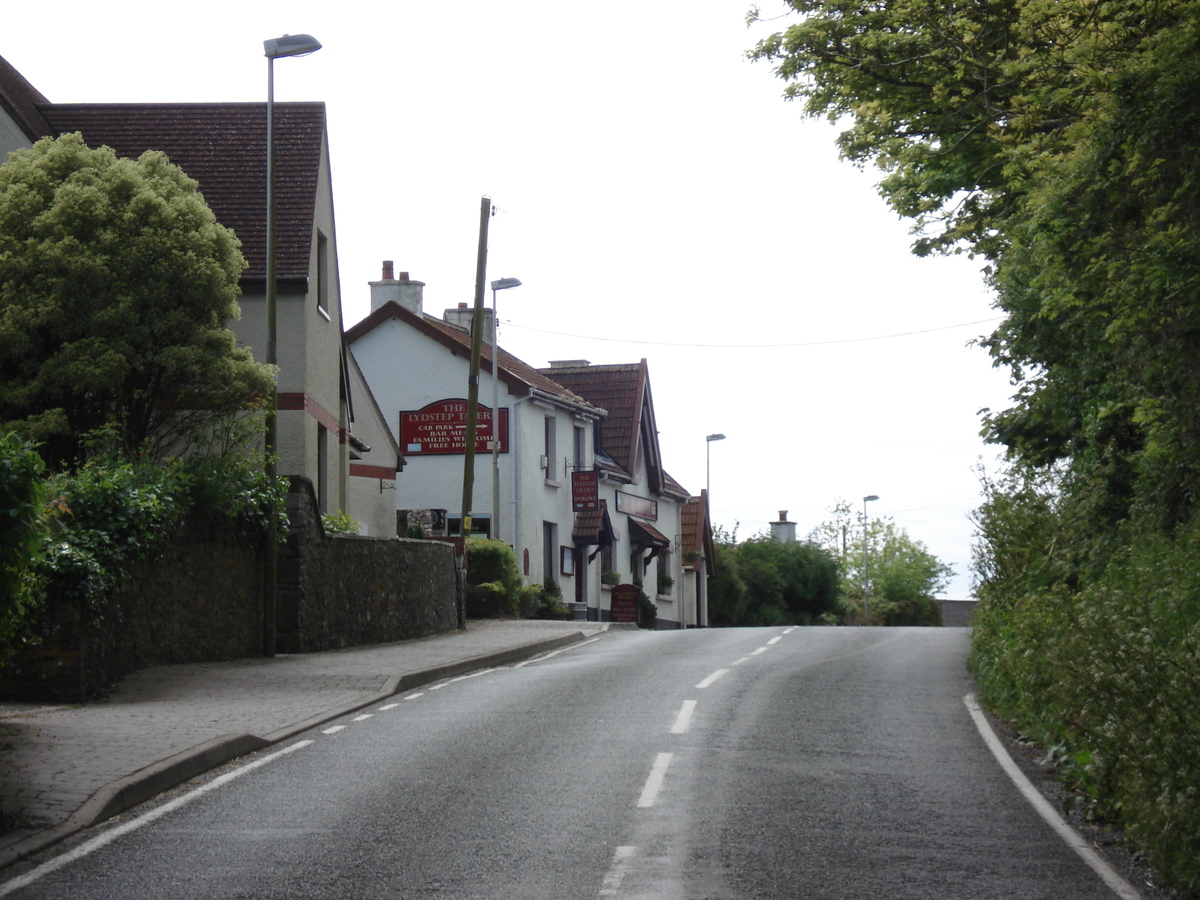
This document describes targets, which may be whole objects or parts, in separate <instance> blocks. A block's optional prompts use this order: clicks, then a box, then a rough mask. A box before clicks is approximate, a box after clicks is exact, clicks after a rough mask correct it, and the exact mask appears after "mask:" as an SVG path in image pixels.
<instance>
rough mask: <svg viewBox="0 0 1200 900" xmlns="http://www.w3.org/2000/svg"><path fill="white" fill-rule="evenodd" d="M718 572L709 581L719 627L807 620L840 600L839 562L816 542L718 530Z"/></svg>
mask: <svg viewBox="0 0 1200 900" xmlns="http://www.w3.org/2000/svg"><path fill="white" fill-rule="evenodd" d="M713 546H714V549H715V551H716V565H715V568H716V572H715V574H714V575H713V577H712V578H710V579H709V581H708V615H709V620H710V621H711V622H712V624H713V625H715V626H734V625H780V624H784V623H802V624H809V623H811V622H813V621H816V620H819V619H820V618H821V617H822V616H823V615H824V614H826V613H828V612H831V611H832V610H833V609H834V607H835V605H836V603H837V591H838V577H837V571H838V569H837V561H836V560H835V559H834V558H833V557H832V556H831V555H830V554H829V553H827V552H826V551H825V550H823V549H822V548H820V547H817V546H816V545H815V544H812V543H809V542H804V543H786V544H785V543H781V542H779V541H776V540H774V539H773V538H771V537H770V536H767V535H757V536H755V537H752V538H750V539H749V540H746V541H743V542H742V543H740V544H739V543H737V529H736V528H734V529H733V531H732V532H729V531H725V530H724V529H722V528H716V529H714V534H713Z"/></svg>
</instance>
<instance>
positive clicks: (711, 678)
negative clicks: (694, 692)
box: [696, 669, 729, 691]
mask: <svg viewBox="0 0 1200 900" xmlns="http://www.w3.org/2000/svg"><path fill="white" fill-rule="evenodd" d="M728 671H729V670H728V669H717V671H715V672H713V673H712V674H711V675H709V676H708V677H707V678H705V679H704V680H703V681H702V682H700V683H699V684H698V685H696V688H697V689H698V690H701V691H702V690H704V689H705V688H706V687H708V686H709V685H710V684H712V683H713V682H714V681H716V680H717V679H718V678H720V677H721V676H722V675H724V674H725V673H726V672H728Z"/></svg>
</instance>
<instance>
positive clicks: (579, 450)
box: [575, 425, 587, 472]
mask: <svg viewBox="0 0 1200 900" xmlns="http://www.w3.org/2000/svg"><path fill="white" fill-rule="evenodd" d="M586 467H587V433H586V432H585V431H584V430H583V429H582V428H580V427H579V426H578V425H576V426H575V471H576V472H581V471H583V469H585V468H586Z"/></svg>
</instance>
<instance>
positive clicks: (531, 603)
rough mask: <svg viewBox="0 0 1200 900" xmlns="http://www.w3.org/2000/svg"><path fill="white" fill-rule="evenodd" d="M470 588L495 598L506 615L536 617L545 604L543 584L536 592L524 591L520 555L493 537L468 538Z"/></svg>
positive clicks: (468, 582) (468, 577)
mask: <svg viewBox="0 0 1200 900" xmlns="http://www.w3.org/2000/svg"><path fill="white" fill-rule="evenodd" d="M467 585H468V586H469V587H468V589H474V590H476V591H481V592H483V593H484V594H486V595H488V596H490V597H493V598H495V600H496V601H497V607H498V609H499V610H500V611H501V612H503V613H505V614H506V615H514V616H534V615H537V612H538V610H539V609H540V607H541V606H542V605H543V604H542V597H541V595H542V593H543V591H542V590H541V588H540V586H537V591H536V596H535V592H529V591H527V592H525V594H524V595H523V594H522V592H521V587H522V580H521V570H520V569H519V568H517V555H516V553H514V552H513V548H512V547H510V546H509V545H508V544H506V543H504V541H494V540H492V539H491V538H467Z"/></svg>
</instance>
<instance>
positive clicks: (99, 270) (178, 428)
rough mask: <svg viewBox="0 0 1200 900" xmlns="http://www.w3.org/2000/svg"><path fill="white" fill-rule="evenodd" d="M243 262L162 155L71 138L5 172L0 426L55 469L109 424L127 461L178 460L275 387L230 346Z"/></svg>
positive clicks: (74, 458)
mask: <svg viewBox="0 0 1200 900" xmlns="http://www.w3.org/2000/svg"><path fill="white" fill-rule="evenodd" d="M244 267H245V261H244V260H243V258H242V255H241V252H240V251H239V249H238V241H237V238H236V237H235V236H234V234H233V233H232V232H231V231H229V230H228V229H227V228H224V227H222V226H221V225H219V224H218V223H217V221H216V219H215V218H214V217H213V214H212V211H211V210H210V209H209V208H208V206H207V204H206V203H205V202H204V198H203V197H202V196H201V195H200V193H199V191H198V190H197V186H196V182H194V181H192V180H191V179H189V178H188V177H187V176H186V175H185V174H184V173H183V171H182V170H181V169H179V168H178V167H177V166H173V165H171V163H170V162H169V161H168V160H167V158H166V157H165V156H164V155H163V154H161V153H154V152H148V153H146V154H144V155H143V156H142V157H141V158H140V159H137V160H130V159H121V158H118V157H117V156H116V154H115V153H114V152H113V151H112V150H110V149H108V148H107V147H102V148H99V149H90V148H88V147H87V146H85V145H84V143H83V141H82V139H81V138H80V136H79V135H64V136H63V137H60V138H58V139H54V140H52V139H49V138H46V139H43V140H41V141H39V142H38V143H37V144H35V145H34V146H33V147H32V148H30V149H28V150H19V151H17V152H15V153H13V154H11V155H10V157H9V159H8V161H7V162H6V163H4V164H3V165H0V426H2V427H4V428H5V429H15V430H16V431H18V432H19V433H20V434H22V435H23V436H24V437H26V438H28V439H32V440H36V441H39V442H40V443H41V454H42V456H43V458H44V459H45V460H46V461H47V462H48V463H50V464H51V465H52V466H53V467H54V468H56V469H57V468H60V467H63V466H64V465H67V466H69V465H72V464H74V463H76V462H78V461H79V460H80V459H82V457H83V455H84V449H83V447H82V444H81V441H82V438H83V436H84V435H86V434H88V433H90V432H92V431H94V430H96V429H98V428H101V427H103V426H107V425H113V426H115V428H116V435H117V437H118V439H119V440H120V442H121V445H122V447H123V448H124V449H125V451H126V453H127V454H133V453H137V454H142V455H146V456H148V457H149V458H151V459H157V458H161V457H162V456H164V455H165V454H167V453H168V452H178V451H180V450H181V449H183V448H185V447H187V446H188V445H189V444H190V443H191V442H192V441H193V440H195V439H196V438H197V437H198V436H201V435H208V434H209V433H210V432H211V430H212V428H213V426H214V423H218V422H221V421H223V420H227V419H229V418H230V417H236V416H237V415H238V414H239V413H241V412H242V411H243V410H245V409H247V408H249V407H251V406H253V405H254V402H255V398H256V397H261V396H262V395H264V394H265V393H266V392H267V391H269V390H270V389H271V387H272V381H271V374H270V372H269V371H268V370H267V369H266V367H265V366H261V365H259V364H257V363H255V362H254V361H253V359H252V358H251V356H250V354H249V351H247V350H245V349H244V348H238V347H237V346H236V343H235V340H234V336H233V333H232V332H231V331H229V329H228V328H227V327H226V325H227V322H228V321H229V320H231V319H234V318H237V316H238V314H239V309H238V305H237V296H238V290H239V289H238V277H239V275H240V273H241V271H242V269H243V268H244Z"/></svg>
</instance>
